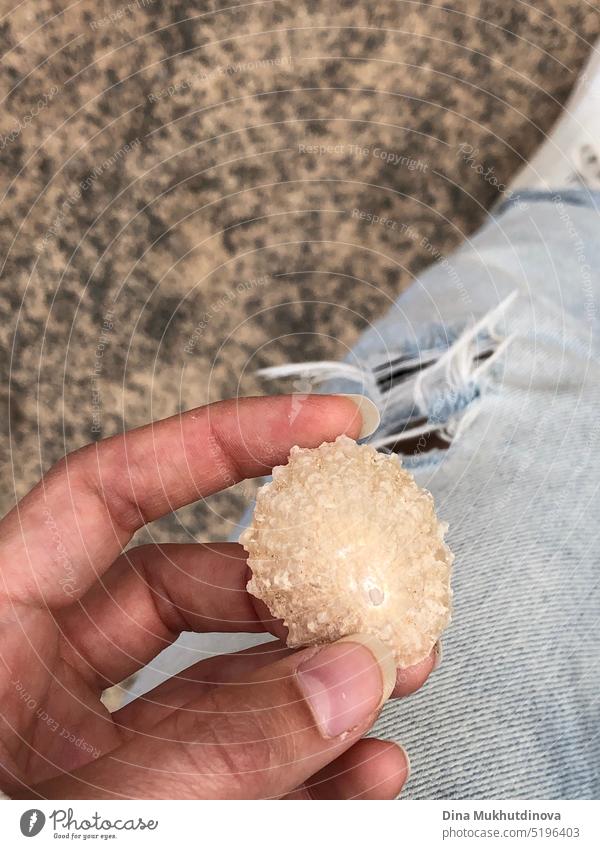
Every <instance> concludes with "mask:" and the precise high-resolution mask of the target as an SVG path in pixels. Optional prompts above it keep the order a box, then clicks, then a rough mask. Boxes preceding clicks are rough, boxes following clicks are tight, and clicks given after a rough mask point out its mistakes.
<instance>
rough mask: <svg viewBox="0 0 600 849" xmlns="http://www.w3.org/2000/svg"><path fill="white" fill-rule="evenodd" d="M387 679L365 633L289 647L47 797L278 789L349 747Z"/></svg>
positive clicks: (378, 649) (390, 669)
mask: <svg viewBox="0 0 600 849" xmlns="http://www.w3.org/2000/svg"><path fill="white" fill-rule="evenodd" d="M395 682H396V668H395V663H394V660H393V657H392V654H391V652H390V650H389V649H388V648H387V647H386V646H384V645H383V644H382V643H380V642H379V641H378V640H376V639H374V638H372V637H369V636H364V635H355V636H351V637H346V638H345V639H344V640H340V641H338V642H337V643H333V644H331V645H327V646H317V647H311V648H308V649H304V650H303V651H300V652H296V653H295V654H292V655H290V656H288V657H285V658H283V659H282V660H279V661H277V662H276V663H273V664H271V665H270V666H268V667H266V668H263V669H262V670H260V672H258V673H256V675H255V676H254V677H252V678H250V679H249V680H248V679H246V682H244V683H239V684H229V685H224V686H220V687H216V688H215V689H213V690H212V691H209V692H208V693H205V694H204V695H203V696H202V697H201V698H199V699H198V700H197V701H194V702H192V703H190V704H188V705H186V706H185V707H184V708H182V709H181V710H178V711H177V712H176V713H175V714H173V715H171V716H170V717H169V718H168V719H165V720H163V721H162V722H160V723H159V724H158V725H156V726H155V727H154V729H153V730H152V732H151V733H150V734H144V735H142V734H137V735H136V736H135V737H134V738H133V739H132V740H131V741H130V742H129V743H127V744H125V745H123V746H121V747H119V748H118V749H115V750H114V751H113V752H111V753H110V754H109V755H105V756H104V757H103V758H101V759H99V760H98V761H95V762H93V763H90V764H88V765H87V766H85V767H83V768H82V769H80V770H78V771H77V772H76V773H73V774H71V775H68V776H67V775H65V776H63V777H60V778H56V779H52V780H51V781H47V782H45V783H44V784H42V785H38V786H37V787H36V788H35V791H36V792H37V793H39V794H41V795H42V796H45V797H47V798H68V799H74V798H94V799H98V798H124V797H125V798H176V799H181V798H213V799H235V798H242V799H253V798H270V797H276V796H281V795H284V794H286V793H289V792H290V791H292V790H293V789H294V788H295V787H297V786H298V785H300V784H302V783H303V782H304V781H306V780H307V779H308V778H310V776H311V775H313V774H314V773H315V772H317V771H318V770H320V769H322V768H323V767H324V766H326V765H327V764H329V763H330V762H331V761H333V760H334V759H335V758H336V757H338V756H339V755H340V754H341V753H342V752H343V751H345V750H346V749H348V748H350V747H351V746H352V745H353V744H354V743H355V742H356V741H357V740H358V739H359V738H360V737H361V736H362V735H363V734H364V733H365V732H366V731H367V730H368V729H369V728H370V726H371V725H372V724H373V722H374V720H375V718H376V716H377V714H378V712H379V709H380V708H381V706H382V704H383V703H384V701H385V700H386V699H387V698H388V697H389V695H390V694H391V692H392V690H393V688H394V685H395Z"/></svg>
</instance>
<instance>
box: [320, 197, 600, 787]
mask: <svg viewBox="0 0 600 849" xmlns="http://www.w3.org/2000/svg"><path fill="white" fill-rule="evenodd" d="M599 209H600V195H598V194H596V195H594V194H590V193H589V192H588V191H585V190H577V191H569V192H563V193H562V195H560V196H558V195H556V196H555V195H548V194H542V193H533V192H532V193H527V194H523V195H521V196H520V198H519V199H518V200H515V201H512V202H508V203H507V204H505V205H504V207H503V208H500V210H499V211H498V213H497V214H495V215H494V216H493V217H492V218H491V220H490V221H489V222H488V223H487V224H486V226H484V227H483V228H482V229H481V230H480V231H479V232H478V233H477V234H476V235H475V236H474V237H473V238H470V239H468V240H467V241H466V242H465V243H464V244H463V246H462V247H461V248H460V249H459V250H458V251H457V252H456V253H455V254H454V255H453V256H452V257H451V258H449V259H448V260H447V261H446V260H443V261H442V262H438V263H437V264H436V265H434V266H433V267H431V268H430V269H429V270H428V271H427V272H426V273H425V274H424V275H423V276H422V277H420V278H419V279H418V280H417V281H416V282H415V283H414V284H413V285H412V287H411V288H410V289H409V290H408V291H407V292H405V293H403V294H402V295H401V297H400V298H399V299H398V300H397V302H396V304H395V305H394V307H393V308H392V309H391V310H390V312H389V314H388V315H387V316H386V317H385V318H384V319H383V320H382V321H381V322H379V323H378V324H377V325H376V326H375V327H374V328H372V329H371V330H370V331H369V332H368V333H366V334H365V335H364V336H363V337H362V338H361V339H360V340H359V343H358V345H357V346H356V348H355V350H354V351H353V353H352V357H351V358H350V361H351V362H352V364H353V365H355V366H358V368H359V369H362V370H363V371H364V372H365V374H366V375H368V374H369V373H370V375H373V373H374V372H373V369H377V368H378V367H380V366H381V364H382V363H383V364H385V363H387V364H388V366H389V362H390V361H391V360H395V359H396V358H397V357H400V359H402V357H406V359H408V360H410V359H411V358H414V355H415V353H417V354H418V352H419V351H423V352H432V351H433V354H431V353H429V354H428V355H427V357H428V358H429V359H431V358H432V357H433V365H430V366H429V367H424V368H423V369H421V370H420V371H421V374H420V376H419V374H418V373H417V379H418V380H419V381H420V382H419V384H417V383H416V381H415V378H414V375H412V376H411V377H410V378H409V379H408V381H404V384H405V385H404V384H403V383H402V382H401V383H400V385H399V387H398V389H397V392H396V395H397V397H396V399H395V401H394V402H390V404H389V405H387V406H386V390H385V389H384V391H383V392H382V391H381V390H380V389H377V390H376V394H378V395H379V397H378V398H377V399H376V400H377V401H378V403H379V405H380V407H381V409H382V412H383V422H382V427H381V429H380V431H379V432H378V434H376V435H375V437H374V438H377V437H381V436H382V435H385V434H386V433H387V432H390V431H397V429H398V423H399V422H409V423H411V422H412V423H414V422H417V423H418V422H419V421H422V420H423V418H424V417H425V418H428V419H429V422H430V423H431V422H433V423H434V424H439V426H440V427H446V425H448V428H449V431H450V435H449V436H448V439H450V440H451V441H450V443H449V445H448V447H447V450H443V449H434V450H432V451H427V452H421V453H417V455H416V456H412V457H408V458H405V461H404V462H405V465H406V466H407V467H409V468H410V469H411V471H412V473H413V474H414V475H415V478H416V480H417V482H418V483H419V484H421V485H422V486H425V487H427V489H429V490H430V491H431V492H432V493H433V495H434V497H435V501H436V504H437V508H438V511H439V514H440V515H441V517H442V518H443V519H444V520H445V521H447V522H449V525H450V531H449V534H448V542H449V544H450V546H451V548H452V549H453V551H454V552H455V554H456V563H455V570H454V578H453V587H454V616H453V621H452V624H451V626H450V628H449V629H448V631H447V632H446V634H445V635H444V640H443V646H444V653H443V661H442V664H441V666H440V667H439V669H438V670H437V671H436V672H435V673H434V674H433V675H432V677H431V679H430V681H429V682H428V683H427V684H426V686H425V687H424V688H423V689H422V690H421V691H420V692H419V693H417V694H416V695H414V696H411V697H410V698H408V699H406V700H403V701H397V702H394V703H389V704H388V705H387V706H386V708H385V709H384V711H383V714H382V716H381V719H380V721H379V722H378V724H377V727H376V728H375V731H374V733H375V734H377V735H379V736H383V737H388V738H392V739H395V740H398V741H399V742H402V744H403V745H404V746H405V747H406V749H407V750H408V752H409V754H410V757H411V762H412V777H411V779H410V781H409V783H408V785H407V787H406V789H405V791H404V793H403V797H404V798H413V799H451V798H461V799H470V798H479V799H486V798H525V799H534V798H546V799H559V798H560V799H562V798H573V799H580V798H584V799H585V798H588V799H589V798H598V796H599V791H600V593H599V584H600V540H599V539H598V536H599V534H598V531H599V527H600V498H599V487H600V363H599V348H598V332H597V331H598V326H599V316H600V215H599V214H598V210H599ZM511 293H515V294H514V295H513V296H512V298H513V299H512V301H511V300H510V298H509V301H508V303H505V304H504V306H500V308H499V309H498V305H502V303H503V301H505V299H506V298H507V297H508V296H510V295H511ZM486 316H491V319H490V322H487V323H486V320H485V317H486ZM482 318H483V319H484V321H483V325H484V326H483V327H480V331H479V334H478V335H479V342H478V343H477V344H478V345H479V347H480V349H485V348H486V347H487V348H489V347H490V346H491V348H492V349H494V350H498V349H499V348H500V345H501V344H502V342H501V340H502V339H505V340H508V342H507V343H505V347H504V350H502V349H500V350H499V353H498V356H497V357H496V359H495V361H494V360H492V358H491V357H490V358H489V359H488V360H486V359H483V358H482V359H481V360H476V359H474V357H476V353H477V352H476V350H475V349H476V347H477V345H475V346H474V347H473V345H472V342H471V341H469V336H470V333H469V330H468V328H469V327H470V326H472V325H473V324H474V323H476V322H477V320H479V319H482ZM492 326H493V327H492ZM490 331H491V332H490ZM471 335H472V334H471ZM461 340H462V342H461ZM457 341H458V344H457ZM463 342H464V344H463ZM453 346H454V347H453ZM469 346H471V350H470V352H469V351H468V350H467V347H469ZM449 349H450V352H449ZM436 356H438V358H439V359H438V362H439V363H440V367H439V368H437V369H436V367H435V357H436ZM486 363H489V366H488V365H486ZM478 368H479V370H478ZM375 373H378V374H379V375H380V377H381V375H382V374H385V368H383V369H381V368H379V371H376V372H375ZM336 388H338V389H341V390H343V391H368V392H369V393H370V394H371V395H373V381H372V379H370V378H367V379H365V380H364V381H362V385H361V382H360V381H359V382H357V383H352V382H348V381H344V382H340V383H337V384H336ZM388 394H390V395H393V393H388ZM411 408H412V409H411Z"/></svg>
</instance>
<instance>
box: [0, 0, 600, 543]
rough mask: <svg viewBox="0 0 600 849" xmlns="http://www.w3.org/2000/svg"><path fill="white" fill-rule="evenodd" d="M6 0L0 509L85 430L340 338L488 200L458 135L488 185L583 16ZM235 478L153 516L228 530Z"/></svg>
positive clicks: (176, 528) (586, 39) (123, 422)
mask: <svg viewBox="0 0 600 849" xmlns="http://www.w3.org/2000/svg"><path fill="white" fill-rule="evenodd" d="M14 5H15V4H12V3H8V2H6V0H4V2H2V9H1V11H2V17H1V20H0V44H1V46H2V50H3V52H4V54H5V55H4V60H3V64H2V67H1V71H0V73H1V78H2V89H1V90H2V98H3V109H2V112H1V113H0V134H1V136H0V189H1V197H2V201H1V203H0V228H1V234H2V239H1V244H2V272H1V280H0V304H1V306H0V308H1V310H2V319H3V320H2V323H1V326H0V345H1V350H2V381H1V384H2V385H1V391H2V404H3V416H2V429H3V439H2V462H3V471H2V494H1V505H0V506H1V508H2V511H3V512H4V511H5V510H6V509H8V508H9V507H10V506H11V505H12V503H13V502H14V499H15V497H16V496H21V495H23V494H24V492H25V491H26V490H27V489H28V488H29V487H30V486H31V485H32V484H33V482H34V481H35V480H36V479H37V477H38V476H39V475H40V472H41V471H42V470H44V469H46V468H48V466H49V465H50V464H51V463H52V462H53V461H54V460H56V459H57V458H58V457H59V456H60V455H61V454H63V453H64V452H65V451H68V450H72V449H74V448H77V447H78V446H80V445H82V444H84V443H86V442H88V441H90V439H97V438H100V437H101V436H106V435H109V434H113V433H116V432H118V431H120V430H122V429H123V428H124V427H133V426H135V425H138V424H141V423H143V422H146V421H148V420H149V419H151V418H159V417H163V416H167V415H169V414H171V413H173V412H176V411H177V410H180V409H184V408H188V407H191V406H194V405H197V404H201V403H204V402H206V401H209V400H215V399H218V398H222V397H226V396H232V395H236V394H238V393H239V394H251V393H255V392H262V391H265V387H264V386H262V385H261V384H260V382H259V381H258V380H257V379H256V378H254V377H253V371H254V370H255V369H256V368H257V367H259V366H263V365H268V364H274V363H279V362H283V361H286V360H294V359H300V358H307V357H310V358H318V357H328V358H338V357H341V356H343V355H344V354H345V352H346V351H347V348H348V346H349V345H351V344H352V342H353V340H354V339H355V338H356V336H357V334H358V333H359V332H360V330H361V329H363V328H364V327H366V326H367V325H368V323H369V322H370V321H371V320H373V319H374V318H376V317H377V316H379V315H380V314H381V313H382V312H383V311H384V310H385V309H386V306H387V304H388V303H389V300H390V299H391V298H393V297H394V296H395V295H396V294H397V293H398V292H399V291H401V289H402V288H403V287H405V286H407V285H408V284H409V283H410V281H411V279H413V277H414V275H415V274H416V273H418V271H419V270H420V269H422V268H423V267H424V266H425V265H427V264H428V263H429V262H430V261H431V260H432V258H435V257H436V256H437V257H440V256H444V255H446V254H447V253H448V252H449V251H451V250H452V248H453V247H454V246H455V245H456V244H457V243H459V242H460V240H461V239H462V238H463V237H464V235H465V233H468V232H470V231H472V230H473V229H474V228H475V227H476V226H477V225H478V223H479V222H481V220H482V219H483V217H484V215H485V208H486V207H487V206H489V204H490V203H491V202H492V201H494V200H495V199H496V197H497V196H498V189H497V187H495V186H494V185H493V181H492V180H491V179H482V177H481V176H480V175H479V174H478V173H477V172H476V171H475V170H474V169H473V168H471V167H470V166H469V164H468V163H466V162H465V161H464V158H462V157H461V156H460V151H459V146H460V145H461V144H468V145H471V146H472V148H473V149H475V150H476V151H478V152H477V155H476V158H477V161H478V162H480V163H481V164H482V165H484V166H485V168H489V167H493V169H494V171H493V174H494V175H495V177H496V178H497V180H498V181H499V182H501V183H504V182H506V180H508V178H509V177H510V175H511V173H513V172H514V170H515V169H516V168H517V167H518V165H519V163H520V162H521V161H522V159H523V158H526V157H527V155H528V154H529V153H530V152H531V151H532V150H533V149H534V148H535V147H536V145H537V144H538V142H539V141H540V139H541V138H542V136H543V132H544V131H545V130H547V129H548V128H549V127H550V126H551V124H552V122H553V120H554V118H555V117H556V115H557V113H558V111H559V109H560V103H561V102H562V101H563V100H564V99H565V97H566V95H567V94H568V91H569V88H570V86H571V85H572V83H573V81H574V79H575V77H576V74H577V72H578V69H579V68H580V67H581V65H582V63H583V62H584V60H585V57H586V54H587V52H588V50H589V43H590V42H591V41H593V39H594V38H595V36H596V35H597V34H598V33H599V32H600V14H599V13H598V12H597V11H594V10H593V8H592V6H591V4H588V3H586V2H584V1H583V0H578V2H567V0H541V2H538V3H536V4H535V7H534V5H533V4H526V3H522V2H515V1H514V0H507V2H504V3H498V2H496V1H495V0H494V2H491V0H489V1H488V0H481V2H476V0H471V2H465V0H456V2H453V3H452V4H448V3H445V2H442V0H434V2H431V3H420V2H409V0H390V2H387V0H383V2H379V0H378V2H375V3H369V4H360V5H359V4H357V3H355V2H354V0H352V2H348V1H347V0H331V2H328V3H318V2H315V0H309V2H294V3H288V2H262V3H256V4H249V5H242V6H239V7H237V8H236V6H235V5H234V4H233V3H229V4H228V3H216V4H213V3H200V2H186V3H183V2H170V3H168V2H158V0H154V2H153V0H132V2H129V3H127V2H119V0H115V2H113V3H111V4H102V3H92V2H80V3H75V4H67V3H66V2H55V0H35V2H33V0H28V2H25V3H23V4H20V5H18V6H16V8H15V9H14V10H12V6H14ZM67 7H68V9H67ZM450 7H451V8H450ZM169 87H170V88H169ZM78 187H79V188H78ZM373 216H379V217H380V219H383V221H381V220H380V221H376V220H374V219H373ZM403 225H405V226H404V227H403ZM408 225H411V227H412V229H411V230H409V229H408ZM250 494H251V489H249V488H245V489H240V488H237V489H234V490H232V491H229V492H227V493H225V494H223V495H220V496H217V497H214V498H212V499H211V500H210V502H208V503H206V504H199V505H195V506H193V507H190V508H188V509H187V510H184V511H181V513H180V514H178V516H177V517H169V518H167V519H166V520H163V521H162V522H161V523H160V529H158V528H155V529H152V533H153V534H158V535H160V538H161V539H167V538H170V539H176V540H186V539H189V538H193V537H195V538H204V537H207V536H224V535H227V534H228V533H229V531H230V528H231V521H234V520H235V519H236V518H237V517H238V515H239V513H240V511H241V509H242V508H243V506H244V504H245V503H247V501H248V499H249V497H250Z"/></svg>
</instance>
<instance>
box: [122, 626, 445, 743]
mask: <svg viewBox="0 0 600 849" xmlns="http://www.w3.org/2000/svg"><path fill="white" fill-rule="evenodd" d="M267 613H268V611H267ZM293 651H294V649H288V648H287V647H286V646H285V643H284V642H282V641H280V640H273V641H269V642H266V643H262V644H261V645H258V646H253V647H252V648H249V649H246V650H245V651H241V652H235V653H231V654H226V655H218V656H215V657H211V658H208V659H207V660H201V661H199V662H198V663H196V664H194V665H193V666H190V667H188V669H185V670H183V672H180V673H179V674H178V675H175V676H174V677H173V678H170V679H169V680H168V681H165V682H164V683H163V684H160V685H159V686H158V687H155V688H154V689H153V690H151V691H150V692H149V693H146V694H145V695H144V696H140V697H139V698H137V699H135V700H134V701H133V702H130V704H128V705H127V706H126V707H124V708H123V709H122V710H120V711H118V712H117V713H115V714H113V719H114V720H115V722H117V723H119V725H121V726H122V727H123V728H129V729H135V730H137V731H149V730H150V729H152V728H153V727H154V726H155V725H156V724H157V723H158V722H160V721H161V720H163V719H164V718H165V717H167V716H169V715H170V714H171V713H173V711H174V710H177V709H178V708H184V709H185V706H187V705H189V704H193V702H194V699H197V698H198V696H199V692H200V689H201V688H202V689H203V690H209V689H210V688H211V687H215V686H218V685H219V684H229V683H233V682H237V683H247V682H248V681H249V679H250V678H251V676H252V675H254V674H255V672H256V671H257V670H258V669H261V668H263V667H265V666H267V665H268V664H269V663H274V662H275V661H276V660H278V659H279V658H281V657H287V656H288V655H290V654H291V653H292V652H293ZM438 651H441V648H440V649H438V648H437V645H436V648H435V649H434V650H433V651H432V652H431V654H430V655H429V657H427V658H425V660H423V661H422V662H421V663H419V664H417V665H415V666H411V667H408V668H406V669H397V670H396V685H395V687H394V690H393V692H392V695H391V698H393V699H398V698H405V697H406V696H410V695H411V694H412V693H415V692H416V691H417V690H418V689H420V687H422V686H423V684H424V683H425V681H426V680H427V678H428V677H429V675H430V674H431V673H432V672H433V671H434V669H435V668H436V666H437V664H438V656H439V655H438Z"/></svg>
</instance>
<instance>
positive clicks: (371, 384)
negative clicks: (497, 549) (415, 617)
mask: <svg viewBox="0 0 600 849" xmlns="http://www.w3.org/2000/svg"><path fill="white" fill-rule="evenodd" d="M517 295H518V292H517V291H516V290H515V291H513V292H511V293H510V295H508V297H506V298H505V299H504V300H503V301H501V302H500V303H499V304H498V305H497V306H496V307H494V308H493V309H491V310H489V311H488V312H487V313H486V314H485V315H484V316H482V317H481V318H480V319H479V320H478V321H476V322H475V323H474V324H472V325H470V326H469V327H467V328H466V329H465V330H463V332H462V333H461V334H460V336H459V337H458V338H457V339H456V341H455V342H453V343H452V344H451V345H450V346H449V347H448V348H447V349H446V350H444V351H442V352H441V353H439V352H438V351H435V350H433V349H432V350H427V351H424V352H423V354H421V355H420V356H411V357H408V358H406V357H405V356H403V355H402V352H401V351H399V352H398V354H397V355H394V356H390V357H388V359H387V360H386V361H385V362H381V363H379V364H375V365H373V366H371V367H369V368H367V367H360V366H354V365H350V364H349V363H340V362H336V361H328V360H315V361H311V362H305V363H284V364H283V365H280V366H269V367H267V368H263V369H259V370H258V371H257V372H256V373H257V375H259V376H260V377H264V378H266V379H268V380H274V379H276V378H282V377H301V378H305V379H308V380H310V381H311V383H312V384H313V385H314V386H317V385H319V384H321V383H324V382H325V381H327V380H331V379H340V378H345V379H347V380H351V381H355V382H357V383H359V384H360V385H361V387H362V389H363V392H364V394H366V395H367V397H369V398H370V399H371V400H372V401H374V402H375V404H377V406H378V408H379V411H380V413H381V414H382V417H383V414H384V413H385V411H386V409H387V410H389V409H390V408H392V409H393V407H394V406H398V405H401V404H402V403H405V404H409V405H410V406H411V407H412V408H413V412H412V413H411V415H410V418H408V419H401V420H400V421H399V422H398V423H397V425H396V426H399V425H401V426H402V429H401V430H398V431H397V432H394V433H390V434H386V435H385V436H382V437H379V438H377V439H374V440H372V441H371V444H372V445H373V446H374V447H375V448H380V447H383V446H385V445H390V444H393V443H395V442H399V441H402V440H406V439H412V438H413V437H417V436H423V435H425V434H428V433H433V432H434V431H435V432H437V435H438V436H439V437H440V438H442V439H443V440H444V441H446V442H448V443H450V442H452V441H453V440H454V439H456V438H457V437H458V436H459V435H460V434H461V433H462V432H463V431H464V430H465V429H466V427H468V425H469V424H470V423H471V422H472V421H473V420H474V419H475V418H476V416H477V413H478V411H479V404H478V403H477V402H476V401H475V400H472V401H471V402H470V403H469V404H468V405H467V406H466V407H465V408H464V409H462V410H460V411H458V412H457V413H453V414H451V415H449V416H448V418H447V419H446V420H440V421H438V420H435V421H427V422H424V423H422V424H419V425H415V426H414V427H407V425H409V424H410V423H411V422H416V421H419V420H421V419H431V416H432V410H433V409H434V407H435V404H436V400H439V399H440V398H442V399H443V398H444V396H448V397H449V398H450V399H452V398H457V397H459V396H460V395H461V394H463V395H464V394H465V391H466V390H468V389H469V387H473V386H474V385H475V384H478V385H479V384H480V381H481V378H482V377H483V375H484V374H485V372H487V371H488V370H489V369H490V368H491V366H492V365H493V364H494V363H495V362H496V361H497V359H498V358H499V357H500V356H501V354H503V353H504V351H505V350H506V348H507V347H508V345H509V344H510V343H511V342H512V340H513V339H514V334H511V335H509V336H508V337H506V338H504V337H502V336H501V335H499V334H498V332H497V331H496V324H497V323H498V321H499V319H500V318H501V317H502V316H503V315H504V314H505V312H506V311H507V309H508V308H509V307H510V306H511V304H512V303H513V302H514V300H515V298H516V297H517ZM394 354H395V352H394ZM483 355H485V359H481V358H482V356H483ZM423 359H425V360H426V361H427V363H428V364H427V365H425V366H423ZM478 360H481V361H480V362H479V363H478ZM419 367H421V368H420V370H419V371H417V373H416V374H415V375H409V376H408V377H406V378H402V374H403V372H410V370H411V369H414V368H419ZM377 373H379V374H377ZM386 373H390V374H391V376H393V375H395V376H396V377H397V378H398V377H399V378H400V381H399V383H397V385H392V386H391V387H389V388H388V389H382V388H381V387H380V386H379V381H380V380H381V379H382V376H383V377H385V375H386Z"/></svg>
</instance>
